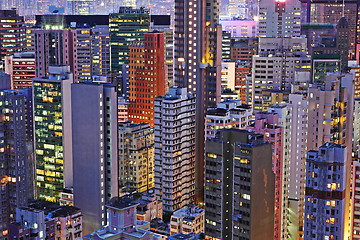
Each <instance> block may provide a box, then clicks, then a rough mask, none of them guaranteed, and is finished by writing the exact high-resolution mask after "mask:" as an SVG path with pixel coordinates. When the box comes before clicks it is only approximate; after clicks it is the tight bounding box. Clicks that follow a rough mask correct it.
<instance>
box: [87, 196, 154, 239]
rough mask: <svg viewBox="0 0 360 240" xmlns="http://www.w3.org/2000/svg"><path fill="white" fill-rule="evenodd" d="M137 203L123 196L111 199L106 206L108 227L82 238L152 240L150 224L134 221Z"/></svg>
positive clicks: (152, 234)
mask: <svg viewBox="0 0 360 240" xmlns="http://www.w3.org/2000/svg"><path fill="white" fill-rule="evenodd" d="M138 205H139V203H136V202H134V201H133V198H131V197H128V196H124V197H121V198H113V199H112V200H111V202H110V204H109V205H107V206H106V207H107V216H108V219H107V222H108V225H107V226H104V227H103V228H101V229H99V230H97V231H95V232H93V233H90V234H88V235H86V236H84V237H83V239H88V240H100V239H101V240H106V239H108V240H110V239H111V240H115V239H118V240H127V239H132V240H137V239H139V240H153V239H157V238H156V237H155V236H154V233H152V232H150V231H148V230H149V229H150V223H149V222H146V221H140V220H137V219H136V213H137V212H136V208H137V206H138Z"/></svg>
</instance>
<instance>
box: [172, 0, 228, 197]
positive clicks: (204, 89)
mask: <svg viewBox="0 0 360 240" xmlns="http://www.w3.org/2000/svg"><path fill="white" fill-rule="evenodd" d="M221 33H222V29H221V26H220V25H219V4H218V2H216V1H214V0H207V1H205V2H201V3H199V2H197V1H195V0H187V1H182V0H176V1H175V35H174V36H175V39H174V45H175V49H174V83H175V86H179V87H181V88H187V89H188V92H189V93H192V94H195V95H196V99H197V101H196V104H197V106H196V138H195V140H196V164H195V166H196V180H195V182H196V198H197V201H198V202H203V197H204V149H205V147H204V144H205V142H204V136H205V131H204V125H205V122H204V121H205V109H207V108H208V107H215V106H216V104H217V102H219V101H220V99H221V53H222V49H221V42H222V37H221Z"/></svg>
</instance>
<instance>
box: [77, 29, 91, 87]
mask: <svg viewBox="0 0 360 240" xmlns="http://www.w3.org/2000/svg"><path fill="white" fill-rule="evenodd" d="M91 30H92V29H91V28H76V41H75V42H76V44H77V46H76V53H77V54H76V57H77V59H76V61H77V72H78V80H79V81H89V80H91V76H92V74H91V70H92V66H91V64H92V59H91V57H92V47H93V45H92V31H91Z"/></svg>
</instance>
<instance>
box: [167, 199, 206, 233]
mask: <svg viewBox="0 0 360 240" xmlns="http://www.w3.org/2000/svg"><path fill="white" fill-rule="evenodd" d="M204 226H205V210H204V209H202V208H199V207H198V206H196V205H189V206H187V207H184V208H181V209H179V210H177V211H175V212H174V214H173V215H172V216H171V218H170V235H174V234H176V233H179V232H181V233H183V234H188V233H191V232H194V233H202V232H204V231H205V228H204Z"/></svg>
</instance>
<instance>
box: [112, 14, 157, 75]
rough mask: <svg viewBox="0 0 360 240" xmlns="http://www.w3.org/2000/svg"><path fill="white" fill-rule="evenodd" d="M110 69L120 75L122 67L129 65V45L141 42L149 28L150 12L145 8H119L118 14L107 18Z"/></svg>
mask: <svg viewBox="0 0 360 240" xmlns="http://www.w3.org/2000/svg"><path fill="white" fill-rule="evenodd" d="M109 18H110V19H109V30H110V54H111V56H110V64H111V65H110V68H111V71H115V72H116V73H119V74H122V67H123V65H124V64H128V63H129V44H130V43H134V41H143V40H144V33H145V32H148V31H149V28H150V11H149V9H146V8H140V9H133V8H132V7H120V9H119V13H112V14H110V16H109Z"/></svg>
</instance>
